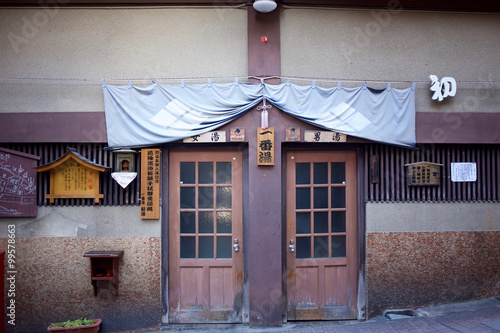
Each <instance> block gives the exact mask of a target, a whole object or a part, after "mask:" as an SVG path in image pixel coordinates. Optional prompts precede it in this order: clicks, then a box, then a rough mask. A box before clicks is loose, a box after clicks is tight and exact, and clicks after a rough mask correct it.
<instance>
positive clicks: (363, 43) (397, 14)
mask: <svg viewBox="0 0 500 333" xmlns="http://www.w3.org/2000/svg"><path fill="white" fill-rule="evenodd" d="M397 8H399V7H397ZM498 31H500V15H498V14H472V13H462V14H460V13H442V12H441V13H440V12H434V13H431V12H411V11H400V10H396V11H373V10H355V11H353V10H341V9H313V8H302V9H298V8H286V9H284V10H283V11H282V16H281V66H282V67H281V74H282V76H286V77H308V78H309V77H315V78H326V79H332V78H333V79H344V80H380V81H383V82H386V81H393V82H398V81H426V82H425V83H419V84H417V94H416V97H417V100H416V108H417V111H420V112H432V111H443V112H444V111H447V112H476V111H477V112H499V111H500V108H499V106H498V105H499V104H500V85H498V84H496V85H493V86H492V85H489V84H459V85H458V92H457V95H456V96H455V97H454V98H449V99H448V100H445V101H444V102H443V103H437V102H433V101H431V96H432V93H431V92H430V91H429V87H430V85H429V84H427V82H430V80H429V75H430V74H435V75H437V76H438V77H439V78H442V77H444V76H451V77H454V78H455V79H456V80H457V81H499V79H500V57H499V56H498V50H500V34H499V33H498ZM302 84H307V82H302ZM316 84H317V85H320V84H322V82H320V81H317V82H316ZM353 84H354V85H360V83H359V82H356V83H348V82H344V83H343V85H345V86H352V85H353ZM324 85H326V86H328V85H330V86H336V82H335V83H324ZM370 85H371V86H374V87H383V86H382V85H380V84H375V83H371V84H370ZM393 86H402V87H407V86H409V84H408V83H401V84H397V83H394V85H393Z"/></svg>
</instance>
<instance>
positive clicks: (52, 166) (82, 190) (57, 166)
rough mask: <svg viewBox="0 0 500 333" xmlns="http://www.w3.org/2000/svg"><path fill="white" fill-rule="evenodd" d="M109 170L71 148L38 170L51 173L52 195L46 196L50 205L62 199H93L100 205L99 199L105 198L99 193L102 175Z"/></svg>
mask: <svg viewBox="0 0 500 333" xmlns="http://www.w3.org/2000/svg"><path fill="white" fill-rule="evenodd" d="M108 169H109V168H108V167H106V166H104V165H100V164H97V163H94V162H92V161H90V160H88V159H87V158H85V157H83V156H82V155H80V154H79V153H78V152H77V151H76V149H74V148H69V150H68V152H67V153H66V154H64V155H63V156H62V157H60V158H58V159H57V160H55V161H53V162H51V163H49V164H46V165H42V166H39V167H38V168H37V169H36V170H37V171H38V172H45V171H50V193H49V194H46V195H45V198H46V199H50V203H54V200H55V199H61V198H84V199H85V198H86V199H88V198H93V199H94V201H95V203H99V199H102V198H103V197H104V195H103V194H100V193H99V178H100V173H101V172H104V171H107V170H108Z"/></svg>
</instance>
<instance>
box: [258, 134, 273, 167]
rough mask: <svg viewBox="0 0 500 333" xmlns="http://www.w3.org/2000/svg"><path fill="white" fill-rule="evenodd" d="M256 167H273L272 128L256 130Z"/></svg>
mask: <svg viewBox="0 0 500 333" xmlns="http://www.w3.org/2000/svg"><path fill="white" fill-rule="evenodd" d="M257 165H274V127H267V128H266V129H262V128H260V127H258V128H257Z"/></svg>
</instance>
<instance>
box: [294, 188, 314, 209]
mask: <svg viewBox="0 0 500 333" xmlns="http://www.w3.org/2000/svg"><path fill="white" fill-rule="evenodd" d="M295 201H296V202H295V208H296V209H309V208H311V191H310V189H309V188H297V189H295Z"/></svg>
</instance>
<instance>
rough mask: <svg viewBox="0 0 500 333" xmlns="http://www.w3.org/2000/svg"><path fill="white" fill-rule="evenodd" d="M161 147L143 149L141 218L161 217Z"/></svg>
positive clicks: (153, 218)
mask: <svg viewBox="0 0 500 333" xmlns="http://www.w3.org/2000/svg"><path fill="white" fill-rule="evenodd" d="M160 161H161V158H160V149H142V150H141V219H143V220H157V219H159V218H160V170H161V169H160Z"/></svg>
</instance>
